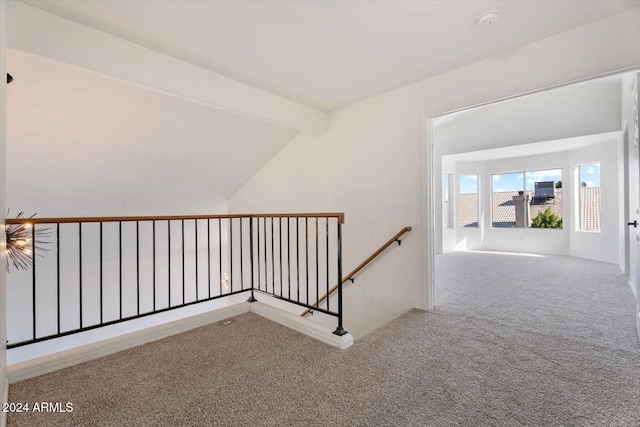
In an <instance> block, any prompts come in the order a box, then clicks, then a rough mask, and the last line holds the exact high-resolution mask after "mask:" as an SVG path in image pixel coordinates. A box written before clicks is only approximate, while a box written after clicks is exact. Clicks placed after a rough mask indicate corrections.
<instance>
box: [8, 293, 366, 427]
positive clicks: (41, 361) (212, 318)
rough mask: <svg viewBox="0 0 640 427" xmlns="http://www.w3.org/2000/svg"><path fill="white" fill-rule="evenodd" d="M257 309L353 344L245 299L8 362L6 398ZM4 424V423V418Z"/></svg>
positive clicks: (331, 340)
mask: <svg viewBox="0 0 640 427" xmlns="http://www.w3.org/2000/svg"><path fill="white" fill-rule="evenodd" d="M248 312H253V313H256V314H258V315H259V316H262V317H264V318H266V319H269V320H272V321H274V322H277V323H280V324H282V325H284V326H287V327H289V328H291V329H294V330H296V331H298V332H302V333H303V334H305V335H308V336H310V337H312V338H315V339H317V340H320V341H322V342H325V343H327V344H329V345H332V346H334V347H338V348H341V349H345V348H347V347H350V346H351V345H353V337H352V336H351V334H346V335H343V336H341V337H340V336H338V335H335V334H333V333H332V331H331V330H330V329H328V328H326V327H324V326H321V325H318V324H315V323H313V322H309V321H308V320H305V319H304V318H302V317H300V316H299V315H295V314H292V313H288V312H286V311H283V310H280V309H278V308H275V307H272V306H270V305H267V304H264V303H261V302H258V301H256V302H253V303H248V302H241V303H239V304H234V305H232V306H229V307H224V308H220V309H217V310H213V311H210V312H207V313H203V314H198V315H196V316H191V317H187V318H184V319H180V320H176V321H173V322H169V323H165V324H163V325H158V326H154V327H151V328H147V329H142V330H140V331H136V332H131V333H129V334H125V335H121V336H118V337H114V338H109V339H106V340H103V341H99V342H96V343H92V344H87V345H83V346H80V347H76V348H73V349H69V350H65V351H61V352H58V353H53V354H49V355H47V356H42V357H38V358H35V359H31V360H27V361H24V362H20V363H15V364H12V365H9V366H7V376H8V381H7V383H6V386H7V387H6V390H5V400H4V402H6V398H7V394H8V386H9V384H10V383H11V384H13V383H15V382H18V381H22V380H26V379H29V378H33V377H37V376H39V375H44V374H47V373H49V372H54V371H57V370H60V369H63V368H67V367H69V366H74V365H77V364H80V363H84V362H88V361H90V360H94V359H98V358H100V357H104V356H108V355H110V354H113V353H117V352H119V351H123V350H127V349H129V348H133V347H137V346H139V345H142V344H145V343H148V342H151V341H156V340H159V339H162V338H166V337H169V336H171V335H176V334H179V333H181V332H186V331H188V330H191V329H194V328H198V327H200V326H205V325H208V324H211V323H216V322H219V321H221V320H224V319H228V318H230V317H234V316H238V315H240V314H244V313H248ZM0 427H4V424H3V423H2V421H0Z"/></svg>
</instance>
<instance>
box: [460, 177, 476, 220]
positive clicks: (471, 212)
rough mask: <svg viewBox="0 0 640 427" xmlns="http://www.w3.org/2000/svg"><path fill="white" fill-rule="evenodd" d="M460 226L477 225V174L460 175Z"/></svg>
mask: <svg viewBox="0 0 640 427" xmlns="http://www.w3.org/2000/svg"><path fill="white" fill-rule="evenodd" d="M459 200H460V205H459V206H460V226H461V227H478V207H479V206H478V175H460V194H459Z"/></svg>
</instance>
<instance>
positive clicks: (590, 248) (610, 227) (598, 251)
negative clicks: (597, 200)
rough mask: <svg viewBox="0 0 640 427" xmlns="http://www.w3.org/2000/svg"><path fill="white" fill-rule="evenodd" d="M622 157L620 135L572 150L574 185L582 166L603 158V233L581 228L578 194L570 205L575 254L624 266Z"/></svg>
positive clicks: (601, 226)
mask: <svg viewBox="0 0 640 427" xmlns="http://www.w3.org/2000/svg"><path fill="white" fill-rule="evenodd" d="M621 158H622V141H621V139H620V138H619V137H618V138H615V139H612V140H611V141H609V142H605V143H602V144H598V145H595V146H592V147H586V148H584V149H581V150H575V151H572V152H571V153H570V162H571V166H572V171H571V177H572V178H573V179H572V188H573V187H576V186H577V185H578V183H577V182H576V178H577V167H578V165H580V164H584V163H592V162H597V161H599V162H600V191H601V208H600V232H590V231H579V230H577V227H576V226H575V224H576V222H577V217H578V215H577V212H576V206H577V196H576V195H575V194H574V196H573V201H572V203H571V205H570V206H571V209H572V210H571V214H570V215H571V217H572V219H573V220H574V227H572V228H571V248H570V255H571V256H575V257H579V258H587V259H593V260H597V261H602V262H608V263H611V264H619V265H620V266H621V268H623V267H622V264H623V263H624V238H623V236H622V233H621V232H620V224H621V217H620V215H621V212H622V209H623V206H624V200H623V197H624V192H623V191H622V189H621V187H620V178H621V176H622V173H623V172H622V169H621V166H622V162H621Z"/></svg>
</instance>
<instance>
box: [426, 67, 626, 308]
mask: <svg viewBox="0 0 640 427" xmlns="http://www.w3.org/2000/svg"><path fill="white" fill-rule="evenodd" d="M636 74H637V72H636V71H633V72H631V71H628V72H624V73H618V74H612V75H607V76H604V77H597V78H593V79H590V80H585V81H582V82H579V83H572V84H567V85H565V86H561V87H557V88H553V89H548V90H543V91H539V92H536V93H532V94H526V95H522V96H518V97H514V98H511V99H508V100H501V101H496V102H493V103H488V104H485V105H482V106H478V107H470V108H467V109H463V110H459V111H455V112H451V113H448V114H442V115H439V116H436V117H432V118H430V119H429V123H428V126H427V129H428V133H429V136H430V140H431V142H432V144H430V146H429V151H430V152H429V159H430V160H429V161H430V164H429V167H428V169H430V173H429V177H430V179H431V182H430V186H429V189H430V194H429V199H428V202H427V205H429V208H430V209H429V212H432V217H433V218H432V221H433V222H432V224H429V227H428V230H429V231H430V233H429V237H428V240H429V241H428V244H427V246H428V247H429V248H431V250H432V253H433V254H435V256H433V257H432V258H431V259H430V262H431V265H430V266H429V267H428V268H429V273H430V274H428V275H427V277H428V282H429V283H428V285H429V289H428V292H427V295H429V296H431V297H432V298H430V305H431V306H433V305H438V304H439V301H438V295H437V290H436V289H437V288H436V280H437V277H436V275H435V273H434V272H435V269H436V267H437V265H436V264H437V263H438V256H440V255H444V254H447V253H452V252H456V251H468V252H472V251H481V252H490V251H493V252H504V253H519V254H526V253H529V254H533V255H536V256H540V255H555V256H558V255H559V256H571V257H575V258H582V259H587V260H594V261H598V262H605V263H607V264H612V265H617V266H618V267H619V270H620V271H621V272H624V273H626V274H627V275H628V274H629V268H630V267H631V264H633V261H632V260H630V253H631V252H632V251H633V248H630V243H629V241H630V239H629V238H628V235H627V226H626V221H625V220H626V218H628V217H630V209H631V208H630V207H629V200H628V199H629V197H628V190H627V189H626V187H628V185H627V183H629V182H630V181H629V174H630V171H629V167H628V165H629V163H630V160H629V159H630V157H629V149H628V144H629V141H628V138H627V139H626V145H625V138H624V135H623V129H624V128H623V126H624V123H625V117H624V116H625V114H627V110H628V109H629V108H630V107H629V105H630V104H629V99H627V97H625V95H624V91H625V90H626V88H627V87H628V86H629V84H630V82H632V81H633V80H634V79H637V77H636ZM636 102H637V99H636ZM585 165H587V166H590V167H587V166H585ZM593 165H597V166H598V168H597V169H596V168H595V167H594V166H593ZM535 172H545V173H547V172H554V173H553V174H551V173H547V175H549V176H542V175H540V174H538V175H540V176H536V173H535ZM585 174H591V175H590V176H589V177H590V178H593V179H583V180H582V181H581V180H580V179H581V177H582V178H585V177H586V175H585ZM552 175H553V176H552ZM444 176H448V177H449V180H450V182H449V185H448V188H449V191H448V193H449V198H448V200H447V203H446V205H447V206H446V214H447V215H448V217H449V219H448V221H447V222H448V227H444V226H443V218H444V214H445V211H444V210H443V207H444V205H443V203H442V200H443V199H442V196H441V193H442V192H441V191H440V189H441V188H444V187H443V179H444V178H443V177H444ZM470 177H475V178H470ZM502 178H505V180H503V181H502V182H503V183H505V186H499V185H498V182H499V180H501V179H502ZM507 178H512V179H513V180H512V182H511V183H509V182H507V181H508V180H507ZM469 179H475V182H476V184H475V188H473V189H472V190H473V191H469V192H465V190H464V188H465V182H468V181H469ZM518 180H519V181H518ZM514 183H515V184H514ZM516 184H517V185H516ZM585 184H586V185H585ZM507 187H508V188H507ZM511 187H513V188H511ZM538 187H541V188H544V189H545V191H547V192H548V194H546V196H545V197H543V198H541V199H538V198H537V195H536V193H537V188H538ZM498 190H503V191H498ZM507 191H510V192H513V194H510V195H509V196H510V199H508V200H507V199H505V200H502V201H501V203H498V205H499V206H495V204H496V202H495V199H497V197H493V196H496V194H497V193H506V192H507ZM551 192H553V194H551ZM582 193H584V194H582ZM587 193H589V197H587ZM591 195H595V196H593V197H592V196H591ZM502 196H504V194H502ZM547 196H548V197H547ZM518 197H520V199H518ZM472 198H473V199H476V200H477V202H476V203H477V207H476V206H475V205H474V204H473V203H472V202H470V200H471V199H472ZM534 198H535V199H536V200H533V199H534ZM532 201H533V204H532ZM558 201H561V204H560V206H558ZM586 201H590V202H589V203H590V204H588V206H587V205H586V204H585V203H587V202H586ZM554 202H555V204H554ZM581 203H582V205H581ZM592 204H593V205H594V206H599V207H598V209H599V211H597V210H596V209H595V208H594V209H591V205H592ZM600 206H602V207H603V208H600ZM532 207H534V212H533V214H532V212H531V211H532V209H531V208H532ZM523 208H524V209H525V212H524V213H522V214H521V215H518V213H521V212H520V211H519V210H518V209H523ZM547 208H549V211H548V212H546V213H547V214H548V215H547V217H550V218H551V219H548V218H547V219H546V220H545V219H544V218H543V219H542V220H539V221H536V224H540V223H541V222H545V223H549V224H555V225H556V226H553V227H551V226H550V227H537V226H533V225H532V224H533V223H534V219H535V218H536V217H537V216H539V215H541V216H544V215H545V211H547ZM581 209H582V210H581ZM469 210H473V211H474V212H471V211H469ZM500 210H502V211H504V212H505V213H508V214H509V215H511V213H513V215H512V216H513V218H511V217H509V218H508V219H507V220H504V221H498V222H500V223H501V224H498V226H496V223H495V221H494V220H495V215H496V214H498V213H499V211H500ZM467 211H469V212H467ZM596 212H597V214H598V215H596ZM588 215H591V216H597V221H598V227H596V228H593V227H591V228H592V229H588V227H582V225H581V224H582V222H581V219H585V218H587V216H588ZM470 216H471V217H473V218H475V217H477V221H471V222H469V221H468V220H467V218H469V217H470ZM517 217H520V218H517ZM465 221H466V222H465ZM594 221H595V220H594ZM583 222H584V221H583ZM471 223H473V226H469V224H471ZM516 223H517V224H516ZM500 225H504V226H500ZM583 225H584V224H583ZM541 228H544V229H541ZM549 228H552V229H549ZM625 236H626V237H625ZM631 243H633V241H631ZM518 258H520V257H515V256H514V257H509V259H512V260H514V261H513V262H514V264H513V266H514V267H513V269H514V270H516V269H517V260H518ZM631 259H633V258H631ZM629 285H632V284H631V283H629ZM633 287H635V286H633ZM428 299H429V298H428Z"/></svg>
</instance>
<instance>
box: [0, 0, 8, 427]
mask: <svg viewBox="0 0 640 427" xmlns="http://www.w3.org/2000/svg"><path fill="white" fill-rule="evenodd" d="M5 19H6V14H5V2H3V1H0V230H1V232H0V247H2V248H4V246H5V233H4V217H5V212H6V207H5V191H6V179H5V178H6V161H7V160H6V156H5V153H6V143H7V141H6V137H7V131H6V129H7V126H6V123H7V110H6V105H7V92H6V88H7V86H6V84H5V82H6V80H5V79H6V77H5V76H6V73H7V67H6V50H7V44H6V40H7V39H6V36H5V28H6V26H5ZM4 271H5V257H4V255H2V256H0V395H2V402H7V390H8V388H7V387H8V381H7V348H6V344H5V343H6V341H7V338H6V337H7V317H6V315H5V313H6V312H7V311H6V297H5V296H6V289H7V287H6V275H5V274H4ZM5 422H6V414H5V413H2V414H1V415H0V426H3V425H4V424H5Z"/></svg>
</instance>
